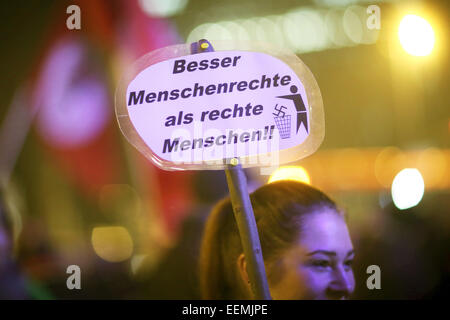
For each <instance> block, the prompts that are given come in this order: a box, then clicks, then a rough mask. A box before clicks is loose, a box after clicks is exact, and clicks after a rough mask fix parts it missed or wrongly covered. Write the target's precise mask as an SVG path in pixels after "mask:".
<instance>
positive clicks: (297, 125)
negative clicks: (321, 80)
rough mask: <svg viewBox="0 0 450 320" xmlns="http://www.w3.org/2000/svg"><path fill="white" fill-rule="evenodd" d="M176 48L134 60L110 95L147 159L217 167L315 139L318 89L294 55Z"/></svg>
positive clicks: (284, 158)
mask: <svg viewBox="0 0 450 320" xmlns="http://www.w3.org/2000/svg"><path fill="white" fill-rule="evenodd" d="M177 48H178V49H180V48H181V49H183V48H182V47H177ZM184 49H185V48H184ZM183 51H186V50H178V52H177V50H172V52H174V54H173V56H175V57H170V58H168V59H164V60H163V61H158V59H162V58H161V56H166V57H165V58H167V54H161V53H162V52H160V53H159V55H154V56H153V57H152V59H147V60H146V61H144V62H143V60H141V62H140V63H137V64H136V65H135V68H134V71H133V72H132V74H130V75H129V77H128V78H125V79H124V80H123V81H122V83H121V87H120V88H119V90H118V93H117V96H116V103H117V106H116V109H117V116H118V120H119V124H120V125H121V128H122V131H123V132H124V134H125V136H126V137H127V138H128V139H129V140H130V141H131V142H132V143H133V144H134V145H135V146H136V147H137V148H138V149H140V150H141V151H142V152H143V153H144V154H145V155H147V156H149V158H150V159H152V160H153V161H154V162H155V164H157V165H158V166H160V167H161V168H164V169H222V168H224V159H231V158H235V157H237V158H239V159H240V162H241V163H242V165H243V166H244V167H245V166H247V167H248V166H274V165H278V164H280V163H285V162H290V161H293V160H297V159H299V158H302V157H304V156H306V155H308V154H310V153H312V152H314V151H315V150H316V149H317V147H318V146H319V145H320V143H321V141H322V139H323V109H322V100H321V97H320V91H319V89H318V86H317V83H316V82H315V80H314V78H313V77H312V74H311V73H310V72H309V70H308V69H307V68H306V66H304V64H303V63H302V62H301V61H300V60H299V59H298V58H297V57H295V56H294V57H295V58H296V60H293V57H292V55H290V56H287V55H283V56H282V58H283V59H280V58H279V57H276V56H273V55H271V54H269V53H266V52H254V51H246V50H225V51H214V52H204V53H200V54H193V55H182V53H183ZM179 54H180V55H179ZM169 56H170V55H169ZM151 60H153V61H151ZM292 60H293V61H292ZM154 61H157V62H156V63H155V62H154ZM151 62H154V63H152V64H149V63H151ZM293 63H296V64H297V65H295V67H296V68H292V64H293ZM308 140H309V143H306V142H308ZM274 162H275V163H274Z"/></svg>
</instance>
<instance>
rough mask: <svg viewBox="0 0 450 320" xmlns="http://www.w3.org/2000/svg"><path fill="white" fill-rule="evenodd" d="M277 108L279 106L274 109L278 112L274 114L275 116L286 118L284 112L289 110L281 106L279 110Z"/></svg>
mask: <svg viewBox="0 0 450 320" xmlns="http://www.w3.org/2000/svg"><path fill="white" fill-rule="evenodd" d="M277 106H278V104H276V105H275V107H274V109H275V110H276V111H278V113H275V112H273V113H272V114H273V115H274V116H275V117H284V115H285V112H284V111H283V109H287V108H286V107H285V106H280V107H278V108H277Z"/></svg>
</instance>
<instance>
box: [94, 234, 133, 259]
mask: <svg viewBox="0 0 450 320" xmlns="http://www.w3.org/2000/svg"><path fill="white" fill-rule="evenodd" d="M91 241H92V247H93V248H94V251H95V253H96V254H97V255H98V256H99V257H100V258H102V259H103V260H105V261H108V262H121V261H125V260H127V259H129V258H130V257H131V255H132V253H133V240H132V239H131V236H130V233H129V232H128V230H127V229H125V228H124V227H120V226H113V227H96V228H94V229H93V230H92V239H91Z"/></svg>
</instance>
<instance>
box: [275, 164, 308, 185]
mask: <svg viewBox="0 0 450 320" xmlns="http://www.w3.org/2000/svg"><path fill="white" fill-rule="evenodd" d="M280 180H294V181H299V182H303V183H307V184H310V183H311V181H310V179H309V174H308V172H307V171H306V170H305V168H303V167H301V166H295V167H294V166H289V167H281V168H278V169H277V170H275V172H274V173H272V175H271V176H270V178H269V183H272V182H275V181H280Z"/></svg>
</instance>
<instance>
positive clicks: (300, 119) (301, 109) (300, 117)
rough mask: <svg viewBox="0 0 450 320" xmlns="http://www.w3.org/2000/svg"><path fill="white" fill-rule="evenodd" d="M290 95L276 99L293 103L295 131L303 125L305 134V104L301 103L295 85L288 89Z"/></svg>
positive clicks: (306, 119)
mask: <svg viewBox="0 0 450 320" xmlns="http://www.w3.org/2000/svg"><path fill="white" fill-rule="evenodd" d="M290 90H291V93H292V94H288V95H285V96H279V97H277V98H282V99H289V100H292V101H293V102H294V105H295V109H296V110H297V131H296V132H298V130H299V129H300V125H301V124H302V123H303V124H304V125H305V129H306V132H308V116H307V113H306V108H305V104H304V103H303V99H302V96H301V95H300V94H299V93H297V91H298V88H297V86H295V85H292V86H291V87H290Z"/></svg>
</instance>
